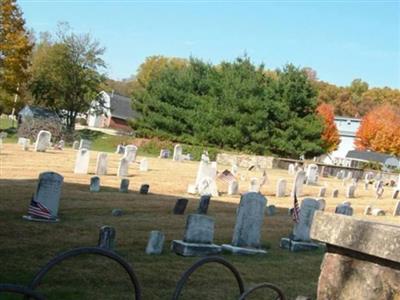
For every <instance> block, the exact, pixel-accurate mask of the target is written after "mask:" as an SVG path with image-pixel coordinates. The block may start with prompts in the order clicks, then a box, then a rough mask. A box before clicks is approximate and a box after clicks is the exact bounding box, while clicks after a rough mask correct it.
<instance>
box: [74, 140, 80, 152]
mask: <svg viewBox="0 0 400 300" xmlns="http://www.w3.org/2000/svg"><path fill="white" fill-rule="evenodd" d="M72 149H74V150H79V142H78V141H74V142H73V143H72Z"/></svg>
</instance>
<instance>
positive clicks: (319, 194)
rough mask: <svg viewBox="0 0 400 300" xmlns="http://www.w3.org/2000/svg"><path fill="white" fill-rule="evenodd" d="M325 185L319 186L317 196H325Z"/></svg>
mask: <svg viewBox="0 0 400 300" xmlns="http://www.w3.org/2000/svg"><path fill="white" fill-rule="evenodd" d="M325 194H326V187H324V186H322V187H320V188H319V192H318V197H325Z"/></svg>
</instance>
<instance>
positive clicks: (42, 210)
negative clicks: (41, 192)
mask: <svg viewBox="0 0 400 300" xmlns="http://www.w3.org/2000/svg"><path fill="white" fill-rule="evenodd" d="M28 214H30V215H31V216H33V217H39V218H43V219H52V218H53V217H52V215H51V212H50V210H49V209H48V208H47V207H46V206H44V205H43V204H41V203H39V202H37V201H35V200H33V197H32V199H31V203H30V204H29V209H28Z"/></svg>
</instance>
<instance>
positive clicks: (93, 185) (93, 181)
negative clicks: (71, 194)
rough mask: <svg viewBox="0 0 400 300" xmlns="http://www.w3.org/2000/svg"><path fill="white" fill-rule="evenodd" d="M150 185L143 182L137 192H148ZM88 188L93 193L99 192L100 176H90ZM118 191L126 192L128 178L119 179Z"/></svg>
mask: <svg viewBox="0 0 400 300" xmlns="http://www.w3.org/2000/svg"><path fill="white" fill-rule="evenodd" d="M149 189H150V185H149V184H147V183H145V184H142V185H141V186H140V189H139V193H140V194H144V195H145V194H147V193H148V192H149ZM89 190H90V191H91V192H94V193H98V192H100V177H99V176H93V177H91V178H90V187H89ZM119 191H120V192H121V193H128V191H129V179H126V178H123V179H121V183H120V186H119Z"/></svg>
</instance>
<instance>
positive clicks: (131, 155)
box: [124, 145, 137, 163]
mask: <svg viewBox="0 0 400 300" xmlns="http://www.w3.org/2000/svg"><path fill="white" fill-rule="evenodd" d="M136 153H137V147H136V146H135V145H128V146H126V147H125V155H124V158H125V159H126V160H127V161H128V162H129V163H131V162H134V161H135V160H136Z"/></svg>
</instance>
